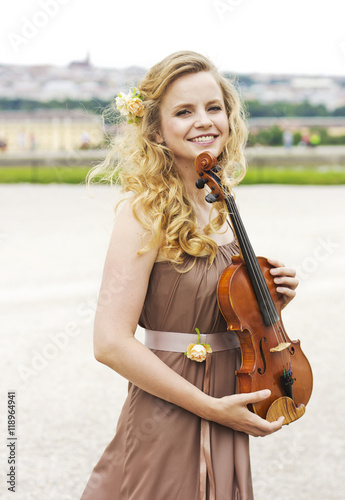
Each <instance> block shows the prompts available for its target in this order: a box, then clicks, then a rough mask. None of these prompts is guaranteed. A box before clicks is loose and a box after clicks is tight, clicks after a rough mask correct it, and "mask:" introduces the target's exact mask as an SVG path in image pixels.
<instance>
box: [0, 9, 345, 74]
mask: <svg viewBox="0 0 345 500" xmlns="http://www.w3.org/2000/svg"><path fill="white" fill-rule="evenodd" d="M3 10H4V12H3V15H2V16H1V19H0V29H1V44H0V63H13V64H47V63H48V64H49V63H51V64H56V65H61V66H65V65H67V64H68V63H69V62H70V61H72V60H80V59H83V58H85V55H86V53H87V51H90V55H91V62H92V63H93V64H94V65H96V66H103V67H119V68H121V67H126V66H131V65H139V66H143V67H146V68H147V67H149V66H151V65H152V64H154V63H156V62H158V61H159V60H160V59H162V58H163V57H165V56H166V55H168V54H169V53H171V52H174V51H176V50H182V49H187V50H195V51H197V52H201V53H203V54H205V55H207V56H209V57H210V58H211V59H212V60H213V61H214V62H215V63H216V65H217V66H218V67H219V68H220V69H221V70H228V71H231V72H235V73H236V72H237V73H250V72H259V73H267V72H270V73H288V74H291V73H303V74H318V75H327V74H330V75H344V76H345V27H344V19H345V2H344V0H327V1H326V0H322V1H320V0H289V1H283V0H170V1H164V0H141V1H139V0H123V1H122V2H119V1H114V0H113V1H111V0H97V1H95V0H93V1H90V2H87V1H86V0H15V1H13V2H6V6H5V8H4V9H3Z"/></svg>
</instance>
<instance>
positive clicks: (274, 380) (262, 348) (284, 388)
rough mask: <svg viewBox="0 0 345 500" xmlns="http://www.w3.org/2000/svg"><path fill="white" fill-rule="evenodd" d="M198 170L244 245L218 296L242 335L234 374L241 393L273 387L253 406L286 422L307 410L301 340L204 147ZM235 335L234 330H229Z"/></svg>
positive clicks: (307, 372)
mask: <svg viewBox="0 0 345 500" xmlns="http://www.w3.org/2000/svg"><path fill="white" fill-rule="evenodd" d="M195 168H196V171H197V172H198V174H199V179H198V180H197V182H196V187H197V188H198V189H203V188H204V186H205V185H207V186H208V188H209V189H210V192H209V193H208V195H207V196H206V198H205V199H206V201H208V202H209V203H214V202H217V201H224V202H225V204H226V207H227V210H228V213H229V216H230V220H231V224H232V227H233V230H234V233H235V236H236V239H237V241H238V244H239V247H240V253H241V255H239V256H235V257H233V259H232V264H231V265H230V266H228V267H227V268H226V269H225V270H224V272H223V273H222V275H221V277H220V279H219V283H218V287H217V300H218V305H219V308H220V311H221V312H222V314H223V316H224V318H225V320H226V323H227V327H228V330H230V331H235V332H236V333H235V335H237V336H238V339H239V342H240V347H241V354H242V363H241V367H240V369H239V370H237V372H236V375H237V378H238V387H239V392H240V393H248V392H255V391H259V390H261V389H270V391H271V395H270V397H269V398H267V399H266V400H264V401H261V402H258V403H253V404H252V405H251V406H250V409H251V410H252V411H253V412H254V413H256V414H257V415H259V416H260V417H262V418H266V420H269V421H270V422H273V421H275V420H277V419H278V418H279V417H280V416H281V415H282V416H284V417H285V419H284V422H283V424H284V425H285V424H289V423H290V422H293V421H295V420H297V419H298V418H300V417H301V416H302V415H303V414H304V412H305V406H306V404H307V403H308V401H309V399H310V396H311V393H312V388H313V375H312V370H311V367H310V364H309V361H308V359H307V358H306V356H305V355H304V353H303V351H302V349H301V346H300V341H299V340H293V341H292V340H290V339H289V337H288V335H287V333H286V331H285V328H284V325H283V322H282V318H281V310H282V307H283V305H284V304H283V302H282V295H280V294H279V293H278V292H277V291H276V286H275V283H274V279H273V277H272V276H271V274H270V270H271V268H272V267H273V266H271V265H270V264H269V263H268V261H267V259H265V258H264V257H256V255H255V252H254V250H253V248H252V246H251V243H250V241H249V238H248V235H247V232H246V229H245V227H244V225H243V222H242V219H241V217H240V214H239V212H238V209H237V206H236V203H235V200H234V198H233V196H232V195H231V193H230V192H229V191H228V190H227V189H226V188H225V187H224V186H223V185H222V181H221V179H220V177H219V176H218V173H219V172H220V170H221V169H220V167H219V166H218V165H217V158H216V157H215V156H214V155H213V154H212V153H209V152H203V153H201V154H200V155H198V156H197V157H196V159H195ZM229 335H232V333H229Z"/></svg>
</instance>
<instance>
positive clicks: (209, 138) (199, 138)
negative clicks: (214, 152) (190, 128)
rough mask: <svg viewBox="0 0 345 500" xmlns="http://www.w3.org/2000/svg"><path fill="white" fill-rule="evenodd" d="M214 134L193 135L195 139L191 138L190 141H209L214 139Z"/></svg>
mask: <svg viewBox="0 0 345 500" xmlns="http://www.w3.org/2000/svg"><path fill="white" fill-rule="evenodd" d="M214 137H215V136H214V135H203V136H201V137H195V139H191V140H192V142H205V141H211V140H212V139H214Z"/></svg>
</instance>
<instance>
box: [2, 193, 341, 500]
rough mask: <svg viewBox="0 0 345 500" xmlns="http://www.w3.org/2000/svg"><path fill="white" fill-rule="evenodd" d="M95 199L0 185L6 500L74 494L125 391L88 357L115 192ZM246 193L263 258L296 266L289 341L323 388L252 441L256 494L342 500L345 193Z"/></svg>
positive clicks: (73, 499)
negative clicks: (12, 438) (12, 483)
mask: <svg viewBox="0 0 345 500" xmlns="http://www.w3.org/2000/svg"><path fill="white" fill-rule="evenodd" d="M93 192H94V197H93V198H91V197H90V196H89V194H88V192H87V190H86V189H85V188H84V187H82V186H57V185H48V186H40V185H38V186H32V185H18V186H11V185H9V186H4V185H2V186H0V209H1V214H2V217H1V222H0V256H1V258H0V273H1V289H0V299H1V303H2V312H1V320H0V321H1V335H0V352H1V353H2V356H1V382H0V384H1V392H0V410H1V422H3V423H2V424H1V429H0V435H1V440H0V473H1V481H0V497H1V498H4V499H5V500H6V499H7V498H8V499H9V498H16V499H18V500H78V499H79V498H80V495H81V492H82V491H83V488H84V485H85V483H86V481H87V479H88V477H89V475H90V472H91V470H92V467H93V465H94V464H95V463H96V461H97V459H98V457H99V456H100V454H101V453H102V451H103V449H104V448H105V446H106V445H107V444H108V442H109V441H110V440H111V439H112V436H113V433H114V429H115V426H116V421H117V418H118V415H119V412H120V409H121V406H122V403H123V401H124V399H125V396H126V391H127V382H126V380H124V379H122V378H121V377H120V376H119V375H117V374H116V373H114V372H112V371H111V370H110V369H109V368H107V367H104V366H102V365H100V364H99V363H97V362H96V361H95V360H94V358H93V353H92V321H93V313H94V309H95V300H96V296H97V292H98V287H99V284H100V278H101V272H102V267H103V261H104V257H105V252H106V249H107V242H108V238H109V233H110V231H111V227H112V219H113V205H114V201H115V199H116V198H117V196H118V192H117V191H111V190H109V189H108V188H106V187H100V186H99V187H97V188H94V190H93ZM237 198H238V203H239V206H240V209H241V212H242V215H243V219H244V222H245V224H246V226H247V230H248V232H249V234H250V235H251V239H252V242H253V246H254V248H255V250H256V252H257V254H260V255H265V256H275V257H279V258H281V259H283V260H284V261H285V262H286V263H289V264H293V265H294V266H296V267H297V268H298V270H299V274H300V279H301V284H300V287H299V293H298V297H297V298H296V299H295V300H294V301H293V303H291V304H290V306H289V307H288V308H287V310H286V311H285V313H284V324H285V327H286V330H287V332H288V333H289V335H290V337H291V338H300V339H301V341H302V346H303V349H304V351H305V353H306V354H307V356H308V359H309V360H310V362H311V364H312V367H313V371H314V382H315V387H314V393H313V396H312V399H311V401H310V403H309V405H308V407H307V412H306V414H305V416H304V417H303V418H302V419H301V420H300V421H298V422H295V423H294V424H292V425H290V426H288V427H284V428H283V430H282V431H280V432H279V433H277V434H275V435H273V436H269V437H267V438H265V439H252V440H251V448H252V469H253V478H254V486H255V492H256V500H280V499H285V498H294V499H296V500H315V499H322V500H336V499H342V498H343V496H344V493H343V472H344V468H345V433H344V417H343V415H344V410H345V403H344V390H343V387H344V379H345V363H344V361H343V359H344V355H343V349H344V350H345V336H344V321H343V313H344V307H345V303H344V293H343V290H344V285H343V282H344V271H345V259H344V248H345V241H344V240H345V231H344V229H345V228H344V226H345V220H344V212H345V187H289V186H244V187H240V188H239V189H238V191H237ZM139 338H140V332H139ZM10 390H15V391H16V400H17V436H18V441H17V448H16V452H17V457H16V458H17V465H18V467H17V473H18V476H17V488H16V490H17V491H16V494H15V495H13V494H11V493H10V492H8V491H7V489H6V486H5V485H4V478H5V475H6V474H7V473H8V472H9V466H8V464H7V455H8V450H9V448H7V447H6V439H7V437H8V436H7V430H6V419H7V417H6V415H7V406H6V394H7V391H10ZM95 500H96V499H95ZM138 500H140V499H138ZM153 500H154V499H153ZM157 500H160V499H157ZM166 500H170V499H166ZM171 500H175V499H171Z"/></svg>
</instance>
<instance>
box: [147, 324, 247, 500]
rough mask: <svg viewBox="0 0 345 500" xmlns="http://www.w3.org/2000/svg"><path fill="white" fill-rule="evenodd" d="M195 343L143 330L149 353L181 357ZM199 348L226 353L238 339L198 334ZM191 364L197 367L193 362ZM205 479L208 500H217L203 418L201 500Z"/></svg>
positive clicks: (190, 337) (191, 337) (206, 384)
mask: <svg viewBox="0 0 345 500" xmlns="http://www.w3.org/2000/svg"><path fill="white" fill-rule="evenodd" d="M197 342H198V335H197V334H196V333H180V332H159V331H154V330H145V345H146V346H147V347H148V348H149V349H157V350H159V351H172V352H181V353H182V352H183V353H184V352H186V351H187V347H188V345H189V344H196V343H197ZM200 344H209V345H210V346H211V349H212V351H213V352H217V351H226V350H229V349H234V348H236V347H239V346H240V344H239V340H238V338H237V335H236V334H235V333H229V332H221V333H207V334H206V333H204V334H201V335H200ZM211 360H212V354H211V353H210V354H207V356H206V360H205V372H204V380H203V387H202V390H203V392H204V393H205V394H209V390H210V374H211ZM190 362H191V363H193V362H194V363H196V361H190ZM200 364H203V363H200ZM207 475H208V479H209V483H210V500H216V485H215V481H214V474H213V467H212V457H211V441H210V422H209V421H208V420H204V419H203V418H202V419H201V427H200V489H199V491H200V493H199V495H200V496H199V499H200V500H206V492H207Z"/></svg>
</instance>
